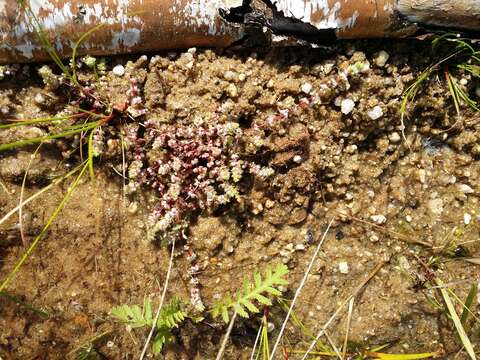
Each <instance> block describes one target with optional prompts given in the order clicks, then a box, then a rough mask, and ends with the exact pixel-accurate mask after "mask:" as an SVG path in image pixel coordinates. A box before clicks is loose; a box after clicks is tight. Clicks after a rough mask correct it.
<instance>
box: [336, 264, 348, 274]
mask: <svg viewBox="0 0 480 360" xmlns="http://www.w3.org/2000/svg"><path fill="white" fill-rule="evenodd" d="M338 270H339V271H340V273H342V274H348V272H349V267H348V263H347V262H346V261H341V262H339V263H338Z"/></svg>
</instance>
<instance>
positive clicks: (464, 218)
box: [463, 213, 472, 225]
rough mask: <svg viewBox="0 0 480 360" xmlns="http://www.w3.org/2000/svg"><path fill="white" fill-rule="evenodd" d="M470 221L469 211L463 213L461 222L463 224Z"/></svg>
mask: <svg viewBox="0 0 480 360" xmlns="http://www.w3.org/2000/svg"><path fill="white" fill-rule="evenodd" d="M471 221H472V215H470V214H469V213H465V214H463V223H464V224H465V225H468V224H470V222H471Z"/></svg>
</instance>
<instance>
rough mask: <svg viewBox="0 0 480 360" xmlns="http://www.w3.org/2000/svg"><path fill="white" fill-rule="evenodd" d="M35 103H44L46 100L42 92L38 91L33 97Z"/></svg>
mask: <svg viewBox="0 0 480 360" xmlns="http://www.w3.org/2000/svg"><path fill="white" fill-rule="evenodd" d="M34 101H35V104H37V105H44V104H45V102H46V99H45V96H44V95H43V94H42V93H38V94H37V95H35V98H34Z"/></svg>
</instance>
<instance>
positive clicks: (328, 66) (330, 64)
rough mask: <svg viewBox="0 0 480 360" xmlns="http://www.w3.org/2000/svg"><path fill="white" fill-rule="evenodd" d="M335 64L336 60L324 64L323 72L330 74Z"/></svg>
mask: <svg viewBox="0 0 480 360" xmlns="http://www.w3.org/2000/svg"><path fill="white" fill-rule="evenodd" d="M334 66H335V63H334V62H327V63H325V64H324V65H323V73H324V74H325V75H328V74H330V73H331V72H332V70H333V67H334Z"/></svg>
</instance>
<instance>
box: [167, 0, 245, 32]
mask: <svg viewBox="0 0 480 360" xmlns="http://www.w3.org/2000/svg"><path fill="white" fill-rule="evenodd" d="M241 5H242V1H241V0H191V1H189V2H188V3H187V4H186V6H185V8H184V10H183V15H185V16H186V18H187V19H188V21H189V24H190V25H192V26H195V27H197V28H198V27H201V26H207V27H208V34H210V35H214V34H219V33H222V32H223V31H224V29H223V28H220V29H217V18H218V10H219V9H221V8H224V9H228V8H232V7H237V6H241ZM176 6H179V7H181V6H182V2H181V0H177V1H176V2H175V8H174V10H175V11H176ZM182 18H183V19H185V17H182ZM180 21H181V20H180ZM176 25H182V23H181V22H178V21H176Z"/></svg>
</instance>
